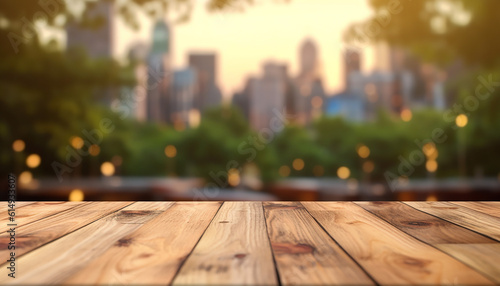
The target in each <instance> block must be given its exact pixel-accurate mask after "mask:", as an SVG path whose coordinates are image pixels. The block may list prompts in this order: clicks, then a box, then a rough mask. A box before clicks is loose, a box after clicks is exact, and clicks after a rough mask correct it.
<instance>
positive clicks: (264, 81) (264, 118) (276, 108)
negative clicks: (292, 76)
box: [246, 62, 288, 130]
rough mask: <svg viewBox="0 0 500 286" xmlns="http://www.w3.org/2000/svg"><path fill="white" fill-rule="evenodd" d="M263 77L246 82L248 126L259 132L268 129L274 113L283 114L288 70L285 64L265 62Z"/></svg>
mask: <svg viewBox="0 0 500 286" xmlns="http://www.w3.org/2000/svg"><path fill="white" fill-rule="evenodd" d="M262 68H263V75H262V76H261V77H259V78H253V79H250V80H249V81H248V84H247V88H246V90H247V92H248V98H249V105H248V106H249V117H250V118H249V120H250V125H251V126H252V127H253V128H254V129H256V130H260V129H263V128H269V127H270V121H271V119H272V118H273V117H276V113H277V112H279V113H283V111H284V110H285V109H286V107H287V106H286V102H287V88H288V84H287V80H288V68H287V66H286V65H285V64H278V63H274V62H266V63H264V65H263V67H262Z"/></svg>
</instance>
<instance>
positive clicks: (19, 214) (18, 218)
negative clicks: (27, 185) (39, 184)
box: [0, 202, 81, 233]
mask: <svg viewBox="0 0 500 286" xmlns="http://www.w3.org/2000/svg"><path fill="white" fill-rule="evenodd" d="M79 204H81V202H37V203H34V204H28V205H24V206H22V207H19V208H18V209H16V211H15V213H16V215H15V223H16V224H17V226H18V227H19V226H22V225H26V224H29V223H33V222H35V221H37V220H40V219H42V218H45V217H48V216H51V215H55V214H58V213H60V212H63V211H65V210H68V209H70V208H73V207H76V206H78V205H79ZM8 218H9V214H8V213H7V211H5V212H2V213H0V221H2V222H3V221H7V220H8ZM7 230H8V227H7V226H6V225H5V224H2V225H1V226H0V233H4V232H6V231H7Z"/></svg>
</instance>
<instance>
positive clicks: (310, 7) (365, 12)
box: [116, 0, 373, 97]
mask: <svg viewBox="0 0 500 286" xmlns="http://www.w3.org/2000/svg"><path fill="white" fill-rule="evenodd" d="M205 3H206V0H200V1H199V4H198V5H197V6H195V9H194V11H193V14H192V17H191V19H190V21H189V22H187V23H181V24H172V23H171V24H170V25H171V30H172V53H173V64H174V67H176V68H181V67H184V66H186V64H187V53H188V52H189V51H215V52H217V54H218V64H219V66H218V82H219V85H220V86H221V88H222V90H223V93H224V95H225V96H226V97H227V96H230V95H231V94H232V93H233V92H234V91H237V90H240V89H241V88H242V87H243V85H244V83H245V80H246V78H247V77H248V76H249V75H258V74H260V73H261V64H262V62H263V61H265V60H275V61H280V62H286V63H288V66H289V71H290V72H291V75H292V76H295V75H296V73H297V71H298V48H299V45H300V43H301V42H302V41H303V40H304V39H305V38H306V37H311V38H312V39H314V40H315V41H316V43H317V45H318V48H319V56H320V60H321V61H322V72H323V81H324V84H325V88H326V90H327V91H328V92H334V91H338V90H340V89H341V88H342V87H343V86H342V82H343V75H342V73H341V69H342V68H343V65H342V63H341V61H342V51H343V50H344V48H345V45H344V44H343V42H342V33H343V31H344V30H345V29H346V27H348V26H349V24H350V23H352V22H357V21H361V20H363V19H366V18H367V17H368V16H369V15H370V13H371V11H370V8H369V7H368V4H367V1H366V0H349V1H346V0H291V1H290V2H289V3H280V2H276V1H270V0H267V1H262V0H261V1H256V3H255V4H254V5H253V6H250V7H248V8H247V9H245V11H244V12H242V13H239V12H219V13H209V12H207V11H206V8H205ZM141 18H142V21H141V23H142V25H141V29H140V31H138V32H131V31H130V30H128V29H127V28H126V27H125V26H124V25H123V23H122V22H121V21H118V23H117V25H116V29H117V34H116V35H117V43H118V44H117V45H116V54H118V55H124V54H126V52H127V50H128V48H129V46H130V44H131V43H132V42H134V41H137V40H139V39H141V40H143V41H145V42H147V41H148V38H149V37H150V34H151V20H149V19H148V18H146V17H145V16H141ZM167 18H168V16H167ZM372 58H373V57H372V56H370V55H367V56H365V62H364V67H365V68H367V69H368V68H369V67H370V66H371V65H372Z"/></svg>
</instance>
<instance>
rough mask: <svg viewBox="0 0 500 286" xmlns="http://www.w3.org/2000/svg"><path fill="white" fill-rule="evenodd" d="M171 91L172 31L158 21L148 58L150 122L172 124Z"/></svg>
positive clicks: (162, 21)
mask: <svg viewBox="0 0 500 286" xmlns="http://www.w3.org/2000/svg"><path fill="white" fill-rule="evenodd" d="M169 91H170V30H169V28H168V25H167V23H165V21H164V20H158V21H157V22H156V24H155V26H154V28H153V43H152V46H151V50H150V53H149V57H148V83H147V97H146V100H147V104H146V106H147V118H148V120H150V121H157V122H159V121H163V122H172V118H171V114H172V110H171V109H172V107H171V105H170V92H169Z"/></svg>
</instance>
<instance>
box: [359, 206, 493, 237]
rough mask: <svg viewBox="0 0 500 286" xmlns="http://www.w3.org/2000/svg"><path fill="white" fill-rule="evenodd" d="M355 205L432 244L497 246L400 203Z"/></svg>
mask: <svg viewBox="0 0 500 286" xmlns="http://www.w3.org/2000/svg"><path fill="white" fill-rule="evenodd" d="M355 204H357V205H359V206H361V207H362V208H364V209H365V210H367V211H369V212H371V213H373V214H375V215H376V216H378V217H380V218H382V219H383V220H385V221H387V222H389V223H390V224H392V225H393V226H395V227H396V228H398V229H400V230H402V231H404V232H406V233H408V234H410V235H412V236H413V237H416V238H418V239H420V240H422V241H424V242H426V243H428V244H445V243H494V242H495V241H494V240H492V239H490V238H488V237H485V236H484V235H481V234H478V233H476V232H473V231H471V230H469V229H466V228H464V227H461V226H458V225H456V224H453V223H451V222H448V221H446V220H442V219H440V218H437V217H435V216H432V215H430V214H427V213H425V212H421V211H419V210H416V209H414V208H412V207H410V206H408V205H406V204H403V203H400V202H356V203H355Z"/></svg>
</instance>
